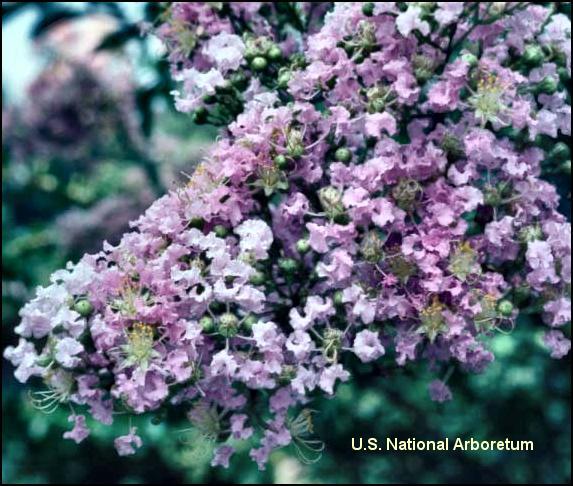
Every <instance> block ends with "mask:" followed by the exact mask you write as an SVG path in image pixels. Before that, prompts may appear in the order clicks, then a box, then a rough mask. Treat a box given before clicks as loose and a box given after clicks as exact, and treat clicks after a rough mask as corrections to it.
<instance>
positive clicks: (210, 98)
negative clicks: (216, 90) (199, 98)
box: [203, 94, 217, 105]
mask: <svg viewBox="0 0 573 486" xmlns="http://www.w3.org/2000/svg"><path fill="white" fill-rule="evenodd" d="M215 101H217V96H215V95H212V94H208V95H205V96H203V103H205V104H206V105H212V104H213V103H215Z"/></svg>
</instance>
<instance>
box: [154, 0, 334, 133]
mask: <svg viewBox="0 0 573 486" xmlns="http://www.w3.org/2000/svg"><path fill="white" fill-rule="evenodd" d="M329 6H330V4H329V3H328V2H322V3H316V2H278V3H277V2H174V3H173V4H171V5H170V6H169V7H168V8H167V9H166V10H165V11H164V13H163V15H162V16H161V18H160V19H159V24H158V25H157V26H156V28H155V29H154V33H155V35H156V36H158V37H159V38H160V39H161V40H162V41H163V42H164V43H165V46H166V48H167V51H168V59H169V61H170V64H171V70H172V73H173V78H174V79H175V81H177V82H180V83H181V88H179V89H178V90H176V91H174V92H173V95H174V96H175V105H176V107H177V109H178V110H180V111H183V112H190V113H192V114H193V119H194V121H195V122H196V123H199V124H202V123H206V122H208V123H212V124H216V125H221V126H225V125H228V124H229V123H230V122H231V121H233V120H234V118H235V117H236V115H237V114H238V113H240V112H241V111H242V109H243V105H244V103H245V102H246V101H249V100H250V99H252V98H253V97H254V96H255V95H256V94H257V93H258V92H259V90H260V87H261V85H266V86H267V87H269V88H276V87H277V85H282V86H283V87H285V86H286V82H287V81H288V77H289V66H290V65H291V64H292V62H288V58H289V56H291V55H292V54H294V53H295V52H299V51H300V50H301V48H302V46H303V44H304V36H305V35H308V34H309V33H311V32H314V31H315V30H317V28H318V25H319V21H320V20H321V19H322V16H323V15H324V13H325V12H326V10H327V9H328V8H329ZM277 75H278V76H277Z"/></svg>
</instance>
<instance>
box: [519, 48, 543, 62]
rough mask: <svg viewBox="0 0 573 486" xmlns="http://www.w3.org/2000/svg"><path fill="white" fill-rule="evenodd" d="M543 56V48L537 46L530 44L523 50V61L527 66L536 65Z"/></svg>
mask: <svg viewBox="0 0 573 486" xmlns="http://www.w3.org/2000/svg"><path fill="white" fill-rule="evenodd" d="M544 57H545V56H544V55H543V50H542V49H541V47H539V46H534V45H530V46H527V47H526V48H525V51H523V61H524V62H525V63H526V64H528V65H529V66H538V65H539V64H541V63H542V62H543V59H544Z"/></svg>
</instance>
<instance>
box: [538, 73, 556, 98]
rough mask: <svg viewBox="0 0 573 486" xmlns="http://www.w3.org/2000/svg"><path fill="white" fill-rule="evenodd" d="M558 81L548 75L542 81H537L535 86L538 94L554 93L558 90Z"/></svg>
mask: <svg viewBox="0 0 573 486" xmlns="http://www.w3.org/2000/svg"><path fill="white" fill-rule="evenodd" d="M557 88H558V83H557V81H556V80H555V79H553V78H551V77H549V76H546V77H544V78H543V80H542V81H541V82H540V83H537V86H536V87H535V92H536V93H538V94H541V93H544V94H548V95H552V94H554V93H556V92H557Z"/></svg>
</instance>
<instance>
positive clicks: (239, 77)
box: [231, 71, 249, 91]
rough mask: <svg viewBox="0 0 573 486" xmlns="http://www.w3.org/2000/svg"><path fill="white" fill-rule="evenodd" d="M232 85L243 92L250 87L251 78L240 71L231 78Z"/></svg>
mask: <svg viewBox="0 0 573 486" xmlns="http://www.w3.org/2000/svg"><path fill="white" fill-rule="evenodd" d="M231 83H232V84H233V86H234V87H235V88H237V89H238V90H240V91H242V90H244V89H246V87H247V86H248V85H249V78H248V77H247V76H246V75H245V73H243V72H242V71H238V72H236V73H233V75H232V76H231Z"/></svg>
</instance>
